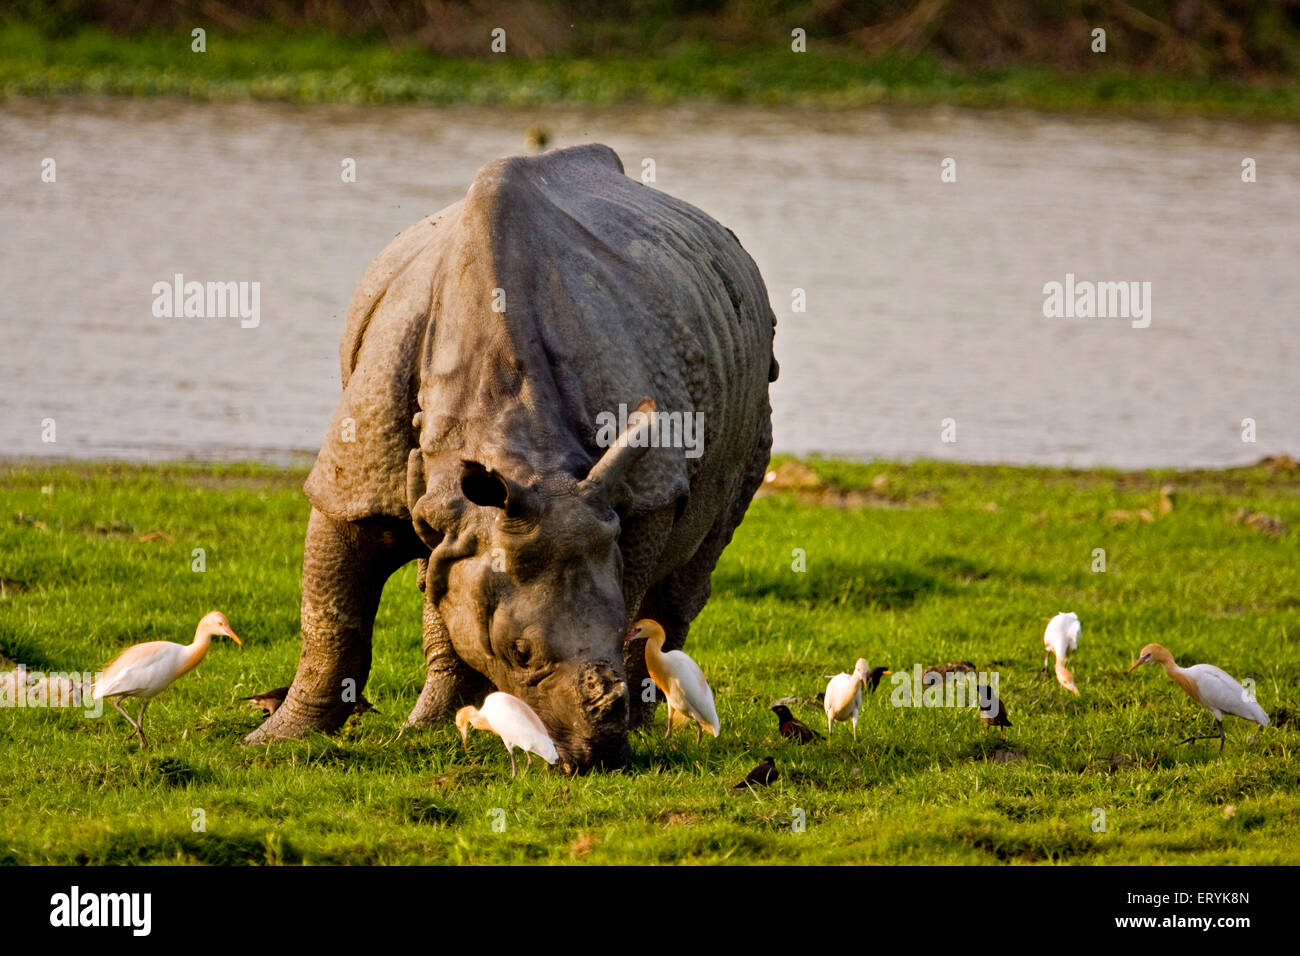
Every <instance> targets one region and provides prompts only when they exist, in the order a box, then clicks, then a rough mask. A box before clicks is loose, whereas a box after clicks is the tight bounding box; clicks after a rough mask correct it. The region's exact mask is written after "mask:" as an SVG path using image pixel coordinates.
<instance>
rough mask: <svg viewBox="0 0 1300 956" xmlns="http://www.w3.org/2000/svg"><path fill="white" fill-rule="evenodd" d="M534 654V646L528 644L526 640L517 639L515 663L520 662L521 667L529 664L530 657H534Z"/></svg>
mask: <svg viewBox="0 0 1300 956" xmlns="http://www.w3.org/2000/svg"><path fill="white" fill-rule="evenodd" d="M532 655H533V651H532V648H531V647H529V646H528V642H527V641H525V640H518V641H515V663H516V664H518V665H519V666H520V667H524V666H525V665H527V663H528V659H529V658H530V657H532Z"/></svg>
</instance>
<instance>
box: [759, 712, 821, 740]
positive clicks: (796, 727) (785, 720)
mask: <svg viewBox="0 0 1300 956" xmlns="http://www.w3.org/2000/svg"><path fill="white" fill-rule="evenodd" d="M771 710H772V713H774V714H776V719H777V721H778V722H779V723H778V724H777V729H778V730H780V731H781V736H782V737H785V738H787V739H788V740H793V741H795V742H796V743H800V744H810V743H812V742H813V741H814V740H822V739H823V737H822V735H821V734H819V733H817V731H815V730H813V729H812V728H811V727H809V726H808V725H807V724H805V723H804V722H803V721H802V720H800V719H799V718H798V717H796V716H795V715H794V714H792V713H790V708H789V707H787V706H786V705H785V704H777V705H776V706H774V707H772V708H771Z"/></svg>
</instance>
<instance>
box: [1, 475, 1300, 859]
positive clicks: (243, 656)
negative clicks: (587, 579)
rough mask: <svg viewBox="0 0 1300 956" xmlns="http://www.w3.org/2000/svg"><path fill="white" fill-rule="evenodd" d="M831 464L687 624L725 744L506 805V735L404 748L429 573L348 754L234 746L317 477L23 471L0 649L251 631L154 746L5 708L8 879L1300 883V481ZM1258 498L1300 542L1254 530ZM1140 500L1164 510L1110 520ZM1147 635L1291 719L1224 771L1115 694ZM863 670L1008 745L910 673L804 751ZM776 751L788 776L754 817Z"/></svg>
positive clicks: (261, 683)
mask: <svg viewBox="0 0 1300 956" xmlns="http://www.w3.org/2000/svg"><path fill="white" fill-rule="evenodd" d="M808 464H809V465H810V466H811V468H812V469H813V470H814V471H815V472H816V473H817V474H818V475H819V476H820V480H821V484H820V485H819V486H818V487H817V488H815V489H813V490H808V491H777V492H773V493H770V494H767V495H765V496H764V497H762V498H760V499H759V500H757V501H756V502H755V503H754V505H753V507H752V508H751V509H750V512H749V516H748V518H747V519H746V521H745V523H744V525H743V526H742V527H741V529H740V530H739V532H738V533H737V536H736V539H735V542H734V543H733V544H732V546H731V548H730V549H729V550H728V551H727V552H726V554H725V555H724V557H723V560H722V563H721V565H720V566H719V569H718V571H717V572H716V574H715V576H714V598H713V600H712V601H711V603H710V604H709V605H708V607H707V608H706V609H705V611H704V613H703V614H702V615H701V616H700V618H699V619H698V620H697V622H696V624H695V627H694V630H693V631H692V635H691V639H690V642H689V644H688V650H689V651H690V653H691V654H692V655H693V656H694V657H695V659H696V660H697V661H698V662H699V663H700V664H701V666H702V667H703V669H704V671H705V673H706V674H707V675H708V676H709V679H710V681H711V683H712V685H713V688H714V691H715V693H716V695H717V700H718V709H719V713H720V716H721V720H722V736H721V737H720V738H719V739H717V740H712V739H709V738H706V739H705V741H704V743H703V744H702V745H699V746H697V745H696V744H695V743H694V739H693V737H694V735H693V734H683V735H681V736H677V735H674V738H673V739H672V740H671V741H667V742H665V741H664V740H663V739H662V731H663V720H664V715H663V710H662V708H661V709H660V712H659V714H658V715H657V720H656V724H655V727H654V729H653V730H652V732H650V733H638V734H634V735H633V738H632V759H631V763H630V765H629V766H628V767H627V768H626V769H624V770H623V771H621V772H617V773H596V774H591V775H587V776H584V777H580V778H576V779H570V778H567V777H565V776H563V775H561V774H560V773H557V772H554V771H549V770H546V771H539V770H538V766H537V764H536V763H534V768H533V770H531V771H529V772H528V773H527V774H526V775H524V776H523V777H521V778H520V779H518V780H515V781H511V779H510V775H509V764H508V761H507V759H506V754H505V751H504V749H503V748H502V747H501V746H500V743H499V742H498V741H496V740H495V739H494V738H491V737H489V736H487V735H484V734H474V735H472V736H471V738H470V747H469V750H468V752H465V751H463V750H462V749H461V745H460V740H459V738H458V736H457V735H456V732H455V729H454V728H453V727H452V726H451V724H450V722H447V723H446V724H444V725H443V726H440V727H438V728H435V729H431V730H428V731H423V732H419V733H412V734H406V735H404V736H401V737H399V736H398V729H399V727H400V724H401V721H402V719H403V718H404V716H405V714H406V712H407V710H408V709H409V707H410V706H411V705H412V703H413V702H414V700H415V697H416V695H417V692H418V690H419V687H420V684H421V680H422V677H423V668H422V660H421V655H420V633H419V619H420V611H419V599H420V594H419V592H418V591H417V589H416V587H415V582H414V568H413V567H408V568H406V569H405V570H404V571H402V572H401V573H399V574H398V575H396V576H395V577H394V579H393V580H392V581H391V583H390V585H389V588H388V591H387V594H386V596H385V602H384V604H383V606H382V609H381V613H380V616H379V620H378V623H377V627H376V634H375V667H374V672H373V674H372V676H371V680H370V683H369V685H368V686H367V689H366V694H367V696H368V697H369V698H370V699H371V700H372V701H373V702H374V704H375V705H376V706H377V707H378V708H379V711H380V712H379V713H377V714H369V715H366V716H364V717H360V718H354V719H353V720H352V721H351V722H350V724H349V725H348V727H347V728H345V730H344V731H343V732H342V733H341V734H339V735H338V736H337V737H333V738H327V737H323V736H318V737H315V738H313V739H309V740H304V741H301V742H294V743H290V744H283V745H277V746H273V747H270V748H261V747H259V748H245V747H242V746H241V745H240V744H239V739H240V736H241V735H242V734H244V733H245V732H247V731H248V730H250V729H251V728H252V727H254V726H256V724H257V723H258V719H259V718H258V716H257V715H256V714H255V713H254V712H252V711H251V710H250V709H248V707H247V705H245V704H243V703H241V702H239V700H238V698H240V697H243V696H246V695H249V694H253V693H256V692H258V691H261V690H265V689H267V688H270V687H275V686H278V685H280V684H283V683H286V682H287V681H288V679H289V677H290V676H291V674H292V672H293V668H294V664H295V661H296V659H297V652H298V618H297V614H298V612H297V604H298V586H299V585H298V575H299V563H300V560H301V548H302V532H303V529H304V525H305V520H306V515H307V504H306V502H305V500H304V499H303V497H302V495H301V493H300V491H299V486H300V483H301V480H302V478H303V474H302V473H301V472H299V471H292V470H289V471H280V470H273V469H268V468H263V467H255V466H228V467H206V466H205V467H199V466H195V467H182V466H176V467H166V468H140V467H130V466H105V465H83V464H69V465H55V466H48V467H45V466H40V467H37V466H19V465H10V466H0V579H3V581H2V582H0V652H3V654H5V655H7V656H8V657H9V658H11V659H13V660H18V661H22V662H24V663H25V664H26V665H27V666H28V668H30V669H47V670H70V669H76V670H93V669H95V668H96V667H98V666H102V664H103V663H104V662H106V661H107V660H108V659H110V658H111V657H112V656H113V655H114V654H115V653H116V652H117V651H118V650H119V649H120V648H122V647H123V646H125V645H128V644H131V643H134V642H138V641H143V640H151V639H170V640H179V641H188V640H189V639H190V637H191V635H192V634H193V628H194V625H195V623H196V621H197V620H198V618H199V617H200V616H201V615H202V614H203V613H204V612H205V611H207V610H209V609H211V608H214V607H215V608H219V609H221V610H223V611H224V612H225V613H226V614H227V615H228V616H229V618H230V621H231V623H232V624H233V626H234V628H235V629H236V631H237V632H239V634H240V635H241V637H243V638H244V648H243V649H242V650H240V649H239V648H237V647H235V646H234V645H233V644H232V643H231V642H229V641H221V642H217V643H215V644H214V647H213V649H212V651H211V652H210V653H209V655H208V658H207V660H206V661H205V662H204V663H203V665H202V666H201V667H200V668H199V669H198V670H197V671H195V672H193V673H192V674H190V675H188V676H186V677H184V678H183V679H182V680H181V681H180V682H178V683H177V685H176V686H174V687H173V688H171V689H170V690H168V691H167V692H166V693H165V694H164V695H163V696H161V697H160V698H158V699H157V700H156V701H155V703H154V704H153V706H152V707H151V709H150V720H151V723H152V733H151V740H152V743H153V748H152V749H150V750H148V751H144V752H141V751H140V750H138V748H137V746H136V745H135V743H134V742H124V741H123V737H124V735H125V733H126V732H127V730H128V728H127V727H126V726H125V724H124V722H123V721H122V719H121V718H120V717H119V716H118V715H116V714H115V713H114V712H112V711H111V710H110V711H109V716H106V717H105V718H103V719H99V720H95V719H87V718H85V717H84V716H82V714H81V712H80V711H58V710H17V709H11V710H5V711H2V712H0V753H3V755H4V759H3V760H2V761H0V862H9V863H96V864H101V863H176V862H193V863H217V864H243V863H252V864H277V863H299V862H302V863H467V862H474V863H498V862H544V863H564V862H571V861H583V862H597V863H718V862H730V863H753V862H764V863H775V862H801V863H882V864H884V863H888V864H898V863H997V862H1011V863H1022V862H1023V863H1071V864H1091V863H1107V864H1110V863H1175V864H1176V863H1292V864H1294V863H1297V862H1300V788H1298V787H1297V779H1298V778H1300V735H1298V734H1297V729H1296V726H1295V724H1294V716H1293V715H1294V714H1296V713H1297V711H1300V689H1297V685H1298V683H1300V645H1298V644H1297V640H1296V637H1297V632H1298V631H1300V578H1298V577H1297V573H1296V572H1297V560H1296V558H1297V551H1296V538H1295V535H1296V531H1295V528H1296V527H1297V525H1300V478H1298V477H1297V473H1296V472H1295V471H1288V470H1285V469H1268V468H1265V467H1255V468H1247V469H1239V470H1229V471H1221V472H1187V473H1173V472H1168V473H1121V472H1109V471H1069V470H1051V469H1034V468H1010V467H1005V468H1002V467H970V466H962V465H943V464H932V463H918V464H912V465H896V464H871V465H866V464H862V465H857V464H846V463H841V462H832V461H818V460H814V461H811V462H809V463H808ZM785 467H786V468H787V469H788V468H790V467H791V466H789V465H786V466H785ZM880 476H884V477H883V478H881V477H880ZM1164 483H1171V484H1173V485H1174V486H1175V489H1176V491H1175V495H1174V499H1173V500H1174V507H1173V510H1172V512H1170V513H1167V514H1161V513H1159V511H1158V509H1157V508H1156V503H1157V499H1158V489H1159V487H1160V486H1161V485H1162V484H1164ZM1243 507H1244V508H1248V509H1251V510H1252V511H1262V512H1266V513H1268V514H1269V515H1272V516H1274V517H1276V518H1279V519H1281V520H1282V521H1284V522H1285V523H1286V524H1287V525H1288V526H1289V530H1280V531H1279V529H1278V528H1276V527H1274V528H1273V529H1272V533H1266V532H1267V531H1268V530H1269V529H1267V528H1264V530H1259V529H1258V528H1257V527H1256V526H1252V525H1250V524H1245V523H1240V522H1233V521H1232V520H1231V519H1230V516H1231V515H1232V514H1233V513H1234V512H1236V511H1237V510H1238V509H1239V508H1243ZM1142 508H1146V509H1150V510H1151V512H1152V513H1153V515H1154V520H1152V521H1145V520H1142V519H1141V518H1138V517H1135V516H1130V517H1129V518H1128V519H1123V518H1122V517H1121V516H1117V515H1110V516H1108V512H1111V511H1112V510H1114V509H1124V510H1127V511H1129V512H1131V513H1135V512H1136V511H1137V510H1138V509H1142ZM1261 527H1262V526H1261ZM153 532H162V533H163V534H161V535H158V534H152V533H153ZM142 538H143V539H145V540H141V539H142ZM194 548H203V549H205V551H206V561H207V569H206V571H205V572H203V573H196V572H194V571H192V570H191V561H192V558H191V554H192V549H194ZM795 548H802V549H804V551H805V553H806V562H807V570H806V571H804V572H803V573H796V572H794V571H792V569H791V564H792V551H793V549H795ZM1096 548H1103V549H1105V553H1106V570H1105V572H1104V573H1096V572H1094V571H1093V570H1092V564H1093V561H1094V555H1093V551H1094V549H1096ZM1062 609H1070V610H1074V611H1077V612H1078V613H1079V615H1080V617H1081V619H1082V621H1083V638H1082V641H1081V644H1080V650H1079V653H1078V655H1077V657H1076V658H1075V661H1074V663H1075V664H1076V665H1077V666H1075V668H1074V669H1075V677H1076V679H1077V681H1078V683H1079V686H1080V689H1081V691H1082V695H1081V696H1080V697H1078V698H1074V697H1072V696H1071V695H1069V694H1067V693H1066V692H1064V691H1063V690H1062V689H1061V688H1059V687H1058V686H1056V684H1055V683H1054V682H1051V683H1048V682H1043V681H1040V680H1039V678H1038V674H1037V672H1038V668H1039V667H1040V666H1041V663H1042V655H1041V650H1042V645H1041V634H1042V629H1043V626H1044V622H1045V620H1046V618H1047V617H1048V616H1049V615H1051V614H1053V613H1055V612H1056V611H1058V610H1062ZM1149 641H1158V642H1161V643H1164V644H1166V645H1167V646H1168V647H1169V648H1170V649H1171V650H1172V651H1173V652H1174V653H1175V655H1176V656H1177V657H1178V658H1179V660H1180V662H1181V663H1184V664H1190V663H1194V662H1199V661H1209V662H1213V663H1217V664H1219V665H1220V666H1223V667H1225V668H1226V669H1228V670H1229V671H1230V672H1232V673H1233V674H1234V675H1236V676H1237V677H1238V678H1247V677H1250V678H1253V679H1254V680H1255V681H1256V683H1257V693H1258V697H1259V699H1260V701H1261V703H1262V704H1263V706H1264V707H1265V709H1266V710H1268V711H1269V712H1270V713H1271V714H1273V715H1274V723H1273V726H1271V727H1268V728H1266V729H1263V730H1259V729H1258V728H1256V727H1255V726H1254V725H1251V724H1246V723H1244V722H1242V721H1239V720H1237V719H1235V718H1228V719H1227V729H1228V744H1227V748H1226V750H1225V751H1224V752H1223V753H1222V754H1220V753H1219V752H1218V745H1217V743H1214V742H1209V743H1206V742H1201V743H1196V744H1190V745H1185V746H1179V745H1178V744H1177V741H1178V740H1179V739H1180V738H1181V737H1183V736H1186V735H1187V734H1190V733H1207V732H1209V731H1210V730H1211V728H1212V725H1213V721H1212V719H1211V718H1210V717H1209V715H1208V714H1207V713H1206V712H1204V711H1202V710H1200V709H1199V708H1198V707H1197V706H1196V705H1195V704H1193V703H1192V702H1191V701H1190V700H1188V699H1187V698H1186V697H1185V696H1184V695H1183V694H1182V692H1181V691H1180V690H1178V689H1177V688H1176V687H1175V686H1174V685H1173V684H1172V683H1171V682H1170V681H1169V680H1168V679H1167V678H1166V677H1165V676H1164V674H1162V673H1161V672H1159V671H1158V670H1156V669H1154V668H1152V667H1145V668H1142V669H1140V670H1139V671H1137V672H1136V673H1135V674H1133V675H1132V676H1130V677H1126V676H1124V670H1125V668H1126V667H1127V666H1128V664H1129V663H1130V662H1131V661H1132V660H1133V659H1134V657H1135V656H1136V654H1137V652H1138V650H1139V648H1141V646H1142V645H1143V644H1145V643H1147V642H1149ZM859 655H862V656H866V657H868V658H869V659H870V660H871V661H872V662H873V663H876V664H887V665H890V666H891V667H893V668H894V669H895V670H896V671H897V670H903V669H906V668H910V667H911V666H912V665H913V664H915V663H939V662H944V661H949V660H956V659H969V660H972V661H974V662H976V663H977V664H978V665H980V666H981V667H982V668H987V669H995V670H997V671H998V673H999V675H1000V679H1001V687H1002V697H1003V699H1004V701H1005V702H1006V705H1007V707H1008V709H1009V712H1010V717H1011V720H1012V722H1013V724H1014V726H1013V727H1012V728H1011V729H1010V730H1008V731H1006V733H1005V735H1001V734H999V733H998V732H996V731H988V730H985V729H984V728H983V727H982V726H981V724H980V721H979V720H978V718H977V715H976V713H975V712H973V711H971V710H958V709H952V708H932V709H915V708H909V709H904V708H895V707H891V706H890V700H889V693H888V691H889V689H890V688H889V685H888V684H887V683H886V684H882V686H881V691H880V692H878V693H877V694H876V695H875V696H874V697H873V698H871V699H870V700H869V701H868V702H867V705H866V706H865V707H864V711H865V713H864V715H863V719H862V721H861V723H860V726H859V740H858V742H857V744H856V745H855V744H854V743H853V742H852V741H851V739H850V736H849V734H848V732H847V730H846V729H845V727H843V726H842V727H839V728H837V731H836V733H835V736H834V738H833V740H832V741H831V742H830V743H829V744H826V743H821V744H817V745H814V746H808V747H797V746H795V745H793V744H791V743H788V742H786V741H784V740H783V739H782V738H780V737H779V736H778V735H777V733H776V727H775V720H774V718H773V715H772V714H770V713H769V712H768V710H767V708H768V705H769V704H770V702H771V701H772V700H773V699H775V698H778V697H784V696H787V695H792V696H796V697H799V698H803V699H804V702H803V703H797V704H795V705H794V706H793V709H794V711H795V712H796V715H797V716H800V717H802V718H804V719H805V720H807V721H808V722H809V723H811V724H812V725H813V726H817V725H818V722H819V720H820V710H819V707H818V705H817V703H816V701H815V700H814V699H813V698H814V697H815V695H816V693H817V692H818V691H820V690H821V689H822V688H823V687H824V686H825V683H826V681H825V675H828V674H831V673H834V672H836V671H839V670H847V669H851V667H852V665H853V661H854V659H855V658H857V657H858V656H859ZM888 680H889V678H886V681H888ZM823 729H824V727H823ZM766 755H772V756H774V757H775V759H776V762H777V766H778V768H779V769H780V771H781V779H780V780H779V781H778V782H777V783H776V784H775V785H773V786H771V787H769V788H766V789H764V790H761V791H758V792H745V793H740V794H733V793H731V792H730V791H729V787H730V785H731V784H732V783H733V782H735V781H737V780H739V779H741V778H742V777H743V776H744V775H745V773H746V772H747V771H748V770H749V769H750V767H751V766H753V765H754V764H755V763H756V762H757V761H758V759H760V758H761V757H763V756H766ZM196 810H202V811H203V814H202V816H203V821H204V823H205V827H206V828H205V829H203V830H196V829H195V825H194V820H195V811H196ZM1097 810H1101V811H1104V813H1105V830H1104V832H1099V831H1096V830H1094V822H1095V821H1096V820H1097V819H1098V817H1097V815H1096V811H1097ZM800 814H802V815H803V817H804V819H805V820H806V827H804V828H803V830H802V832H800V831H798V830H797V829H796V828H795V827H794V826H792V824H793V823H794V821H795V820H796V818H797V817H798V816H799V815H800ZM494 823H497V824H498V825H499V824H501V823H503V824H504V829H499V828H498V829H494Z"/></svg>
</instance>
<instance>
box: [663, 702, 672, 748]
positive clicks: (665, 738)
mask: <svg viewBox="0 0 1300 956" xmlns="http://www.w3.org/2000/svg"><path fill="white" fill-rule="evenodd" d="M672 732H673V705H672V704H669V705H668V726H667V727H665V728H664V740H667V739H668V735H669V734H671V733H672Z"/></svg>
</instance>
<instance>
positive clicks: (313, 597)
mask: <svg viewBox="0 0 1300 956" xmlns="http://www.w3.org/2000/svg"><path fill="white" fill-rule="evenodd" d="M421 547H423V546H422V545H421V543H420V542H419V539H417V538H416V537H415V535H414V533H413V532H412V531H410V529H409V527H407V528H403V527H402V525H401V524H400V523H399V522H392V521H385V520H371V521H364V522H347V521H342V522H340V521H334V520H333V519H331V518H328V517H326V516H325V515H324V514H321V513H320V512H319V511H317V510H316V509H315V508H313V509H312V512H311V519H310V521H309V522H308V524H307V540H306V544H305V546H304V551H303V560H302V652H301V655H300V656H299V658H298V670H297V673H296V674H295V675H294V678H293V684H292V685H291V686H290V688H289V693H288V696H287V697H285V700H284V703H283V704H282V705H281V706H280V707H279V708H277V709H276V711H275V713H274V714H272V715H271V716H270V717H269V718H267V720H266V722H265V723H263V724H262V726H260V727H258V728H257V729H256V730H254V731H253V732H252V733H250V734H249V735H248V736H247V737H245V738H244V742H245V743H249V744H257V743H266V742H269V741H272V740H282V739H285V738H290V737H301V736H303V735H304V734H306V733H308V732H310V731H313V730H319V731H323V732H325V733H329V732H331V731H334V730H337V729H338V728H339V727H340V726H341V725H342V724H343V722H344V721H345V720H347V718H348V716H349V715H350V714H351V713H352V711H353V709H354V708H355V706H356V701H357V700H359V699H360V697H361V691H362V689H363V688H364V687H365V684H366V678H367V677H368V676H369V674H370V638H371V631H372V628H373V627H374V621H375V611H376V610H377V609H378V607H379V597H380V595H381V594H382V593H383V589H384V582H385V581H386V580H388V577H389V575H391V574H392V573H393V572H394V571H395V570H397V568H399V567H401V566H402V565H403V564H405V563H406V562H407V561H409V560H411V559H412V558H414V557H416V556H417V555H418V553H419V549H420V548H421ZM426 550H427V549H426Z"/></svg>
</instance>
